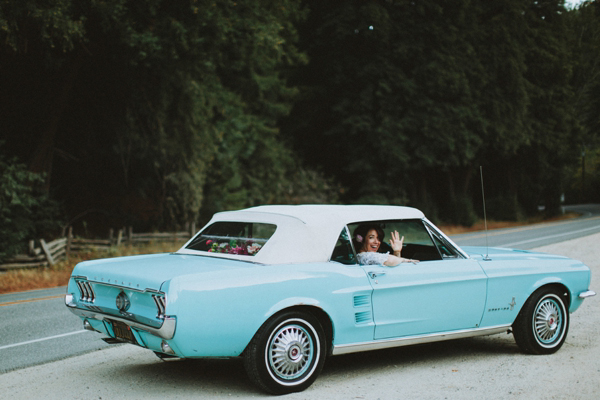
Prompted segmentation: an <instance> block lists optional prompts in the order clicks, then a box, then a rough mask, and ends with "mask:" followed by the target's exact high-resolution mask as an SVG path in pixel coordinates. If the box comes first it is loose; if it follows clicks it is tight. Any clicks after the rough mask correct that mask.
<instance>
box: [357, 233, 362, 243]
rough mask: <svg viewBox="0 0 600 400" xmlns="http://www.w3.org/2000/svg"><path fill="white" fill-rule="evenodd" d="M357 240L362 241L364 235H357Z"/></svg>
mask: <svg viewBox="0 0 600 400" xmlns="http://www.w3.org/2000/svg"><path fill="white" fill-rule="evenodd" d="M356 241H357V242H358V243H362V241H363V237H362V236H360V235H356Z"/></svg>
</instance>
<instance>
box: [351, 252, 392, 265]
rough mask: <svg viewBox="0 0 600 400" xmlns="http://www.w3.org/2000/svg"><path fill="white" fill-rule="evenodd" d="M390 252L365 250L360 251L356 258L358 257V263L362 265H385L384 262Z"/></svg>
mask: <svg viewBox="0 0 600 400" xmlns="http://www.w3.org/2000/svg"><path fill="white" fill-rule="evenodd" d="M389 255H390V253H389V252H387V253H385V254H384V253H375V252H373V251H363V252H362V253H358V254H357V255H356V258H358V263H359V264H361V265H383V263H384V262H386V261H387V259H388V256H389Z"/></svg>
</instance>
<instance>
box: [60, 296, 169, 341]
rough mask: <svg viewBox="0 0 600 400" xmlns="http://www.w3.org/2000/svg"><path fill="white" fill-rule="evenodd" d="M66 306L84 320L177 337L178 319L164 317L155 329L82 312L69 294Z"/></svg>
mask: <svg viewBox="0 0 600 400" xmlns="http://www.w3.org/2000/svg"><path fill="white" fill-rule="evenodd" d="M65 304H66V306H67V308H68V309H69V310H70V311H71V312H72V313H73V314H75V315H77V316H78V317H82V318H90V319H95V320H98V321H104V320H105V319H110V320H114V321H120V322H123V323H125V324H127V325H129V326H131V327H132V328H136V329H139V330H141V331H146V332H148V333H150V334H152V335H154V336H158V337H160V338H163V339H167V340H169V339H173V336H175V328H176V326H177V319H176V318H175V317H174V316H170V315H166V316H165V317H164V320H163V323H162V325H161V326H160V327H158V328H155V327H153V326H149V325H146V324H142V323H139V322H135V321H131V320H130V319H127V318H121V317H118V316H115V315H108V314H104V313H101V312H94V311H90V310H82V309H81V308H77V304H76V303H75V302H74V301H73V296H72V295H70V294H67V295H66V296H65Z"/></svg>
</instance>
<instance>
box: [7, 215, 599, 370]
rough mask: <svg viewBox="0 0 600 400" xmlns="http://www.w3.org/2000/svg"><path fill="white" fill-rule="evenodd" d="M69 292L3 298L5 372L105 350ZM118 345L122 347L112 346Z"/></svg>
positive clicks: (492, 237) (472, 237)
mask: <svg viewBox="0 0 600 400" xmlns="http://www.w3.org/2000/svg"><path fill="white" fill-rule="evenodd" d="M568 211H577V212H580V213H582V214H583V215H582V217H581V218H577V219H573V220H568V221H560V222H555V223H546V224H539V225H535V226H526V227H521V228H513V229H501V230H493V231H490V232H488V235H487V237H488V242H489V245H490V246H501V247H515V248H521V249H530V248H533V247H538V246H543V245H548V244H552V243H558V242H561V241H564V240H568V239H572V238H575V237H581V236H585V235H590V234H593V233H597V232H600V205H586V206H573V207H571V208H570V209H569V210H568ZM452 239H453V240H455V241H456V242H457V243H458V244H459V245H483V246H485V244H486V243H485V241H486V235H485V234H484V233H482V232H476V233H470V234H464V235H454V236H452ZM64 293H65V288H64V287H60V288H55V289H46V290H34V291H29V292H22V293H14V294H6V295H0V321H2V323H1V324H0V360H1V362H0V374H1V373H4V372H7V371H10V370H14V369H20V368H24V367H28V366H32V365H37V364H42V363H47V362H50V361H55V360H60V359H63V358H67V357H72V356H75V355H78V354H83V353H86V352H90V351H94V350H98V349H103V348H106V347H108V346H109V345H107V344H105V343H104V342H103V341H102V340H101V335H98V334H97V333H94V332H88V331H84V330H83V329H82V325H81V321H80V319H79V318H77V317H75V316H74V315H72V314H71V313H70V312H68V311H67V309H66V307H65V306H64V300H63V296H64ZM113 346H119V345H113Z"/></svg>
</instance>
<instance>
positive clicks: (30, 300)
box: [0, 294, 65, 307]
mask: <svg viewBox="0 0 600 400" xmlns="http://www.w3.org/2000/svg"><path fill="white" fill-rule="evenodd" d="M61 297H65V295H64V294H59V295H57V296H48V297H38V298H37V299H25V300H17V301H9V302H8V303H0V307H4V306H14V305H15V304H22V303H31V302H34V301H43V300H52V299H59V298H61Z"/></svg>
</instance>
